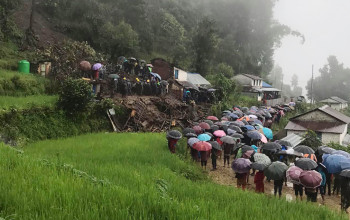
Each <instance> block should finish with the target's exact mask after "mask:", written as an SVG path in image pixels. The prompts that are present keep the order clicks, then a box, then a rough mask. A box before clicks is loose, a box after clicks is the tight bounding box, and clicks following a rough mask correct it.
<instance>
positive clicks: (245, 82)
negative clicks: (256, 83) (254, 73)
mask: <svg viewBox="0 0 350 220" xmlns="http://www.w3.org/2000/svg"><path fill="white" fill-rule="evenodd" d="M233 79H234V80H236V81H237V82H238V83H239V84H240V85H242V86H253V80H252V79H251V78H249V77H246V76H244V75H237V76H234V77H233Z"/></svg>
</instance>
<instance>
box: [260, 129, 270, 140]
mask: <svg viewBox="0 0 350 220" xmlns="http://www.w3.org/2000/svg"><path fill="white" fill-rule="evenodd" d="M262 130H263V133H264V135H265V137H267V138H268V139H270V140H271V139H273V133H272V130H271V129H270V128H263V129H262Z"/></svg>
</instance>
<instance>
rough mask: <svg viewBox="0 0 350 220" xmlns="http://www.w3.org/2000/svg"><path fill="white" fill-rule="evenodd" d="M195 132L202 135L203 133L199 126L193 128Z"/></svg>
mask: <svg viewBox="0 0 350 220" xmlns="http://www.w3.org/2000/svg"><path fill="white" fill-rule="evenodd" d="M193 130H194V131H195V133H196V134H200V133H202V128H201V127H199V126H198V125H196V126H194V127H193Z"/></svg>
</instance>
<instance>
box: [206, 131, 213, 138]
mask: <svg viewBox="0 0 350 220" xmlns="http://www.w3.org/2000/svg"><path fill="white" fill-rule="evenodd" d="M204 134H207V135H209V136H210V137H211V138H213V137H214V135H213V134H212V133H209V132H204Z"/></svg>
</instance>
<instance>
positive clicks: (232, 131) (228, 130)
mask: <svg viewBox="0 0 350 220" xmlns="http://www.w3.org/2000/svg"><path fill="white" fill-rule="evenodd" d="M235 133H237V131H235V130H232V129H230V128H228V129H227V134H228V135H231V134H235Z"/></svg>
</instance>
